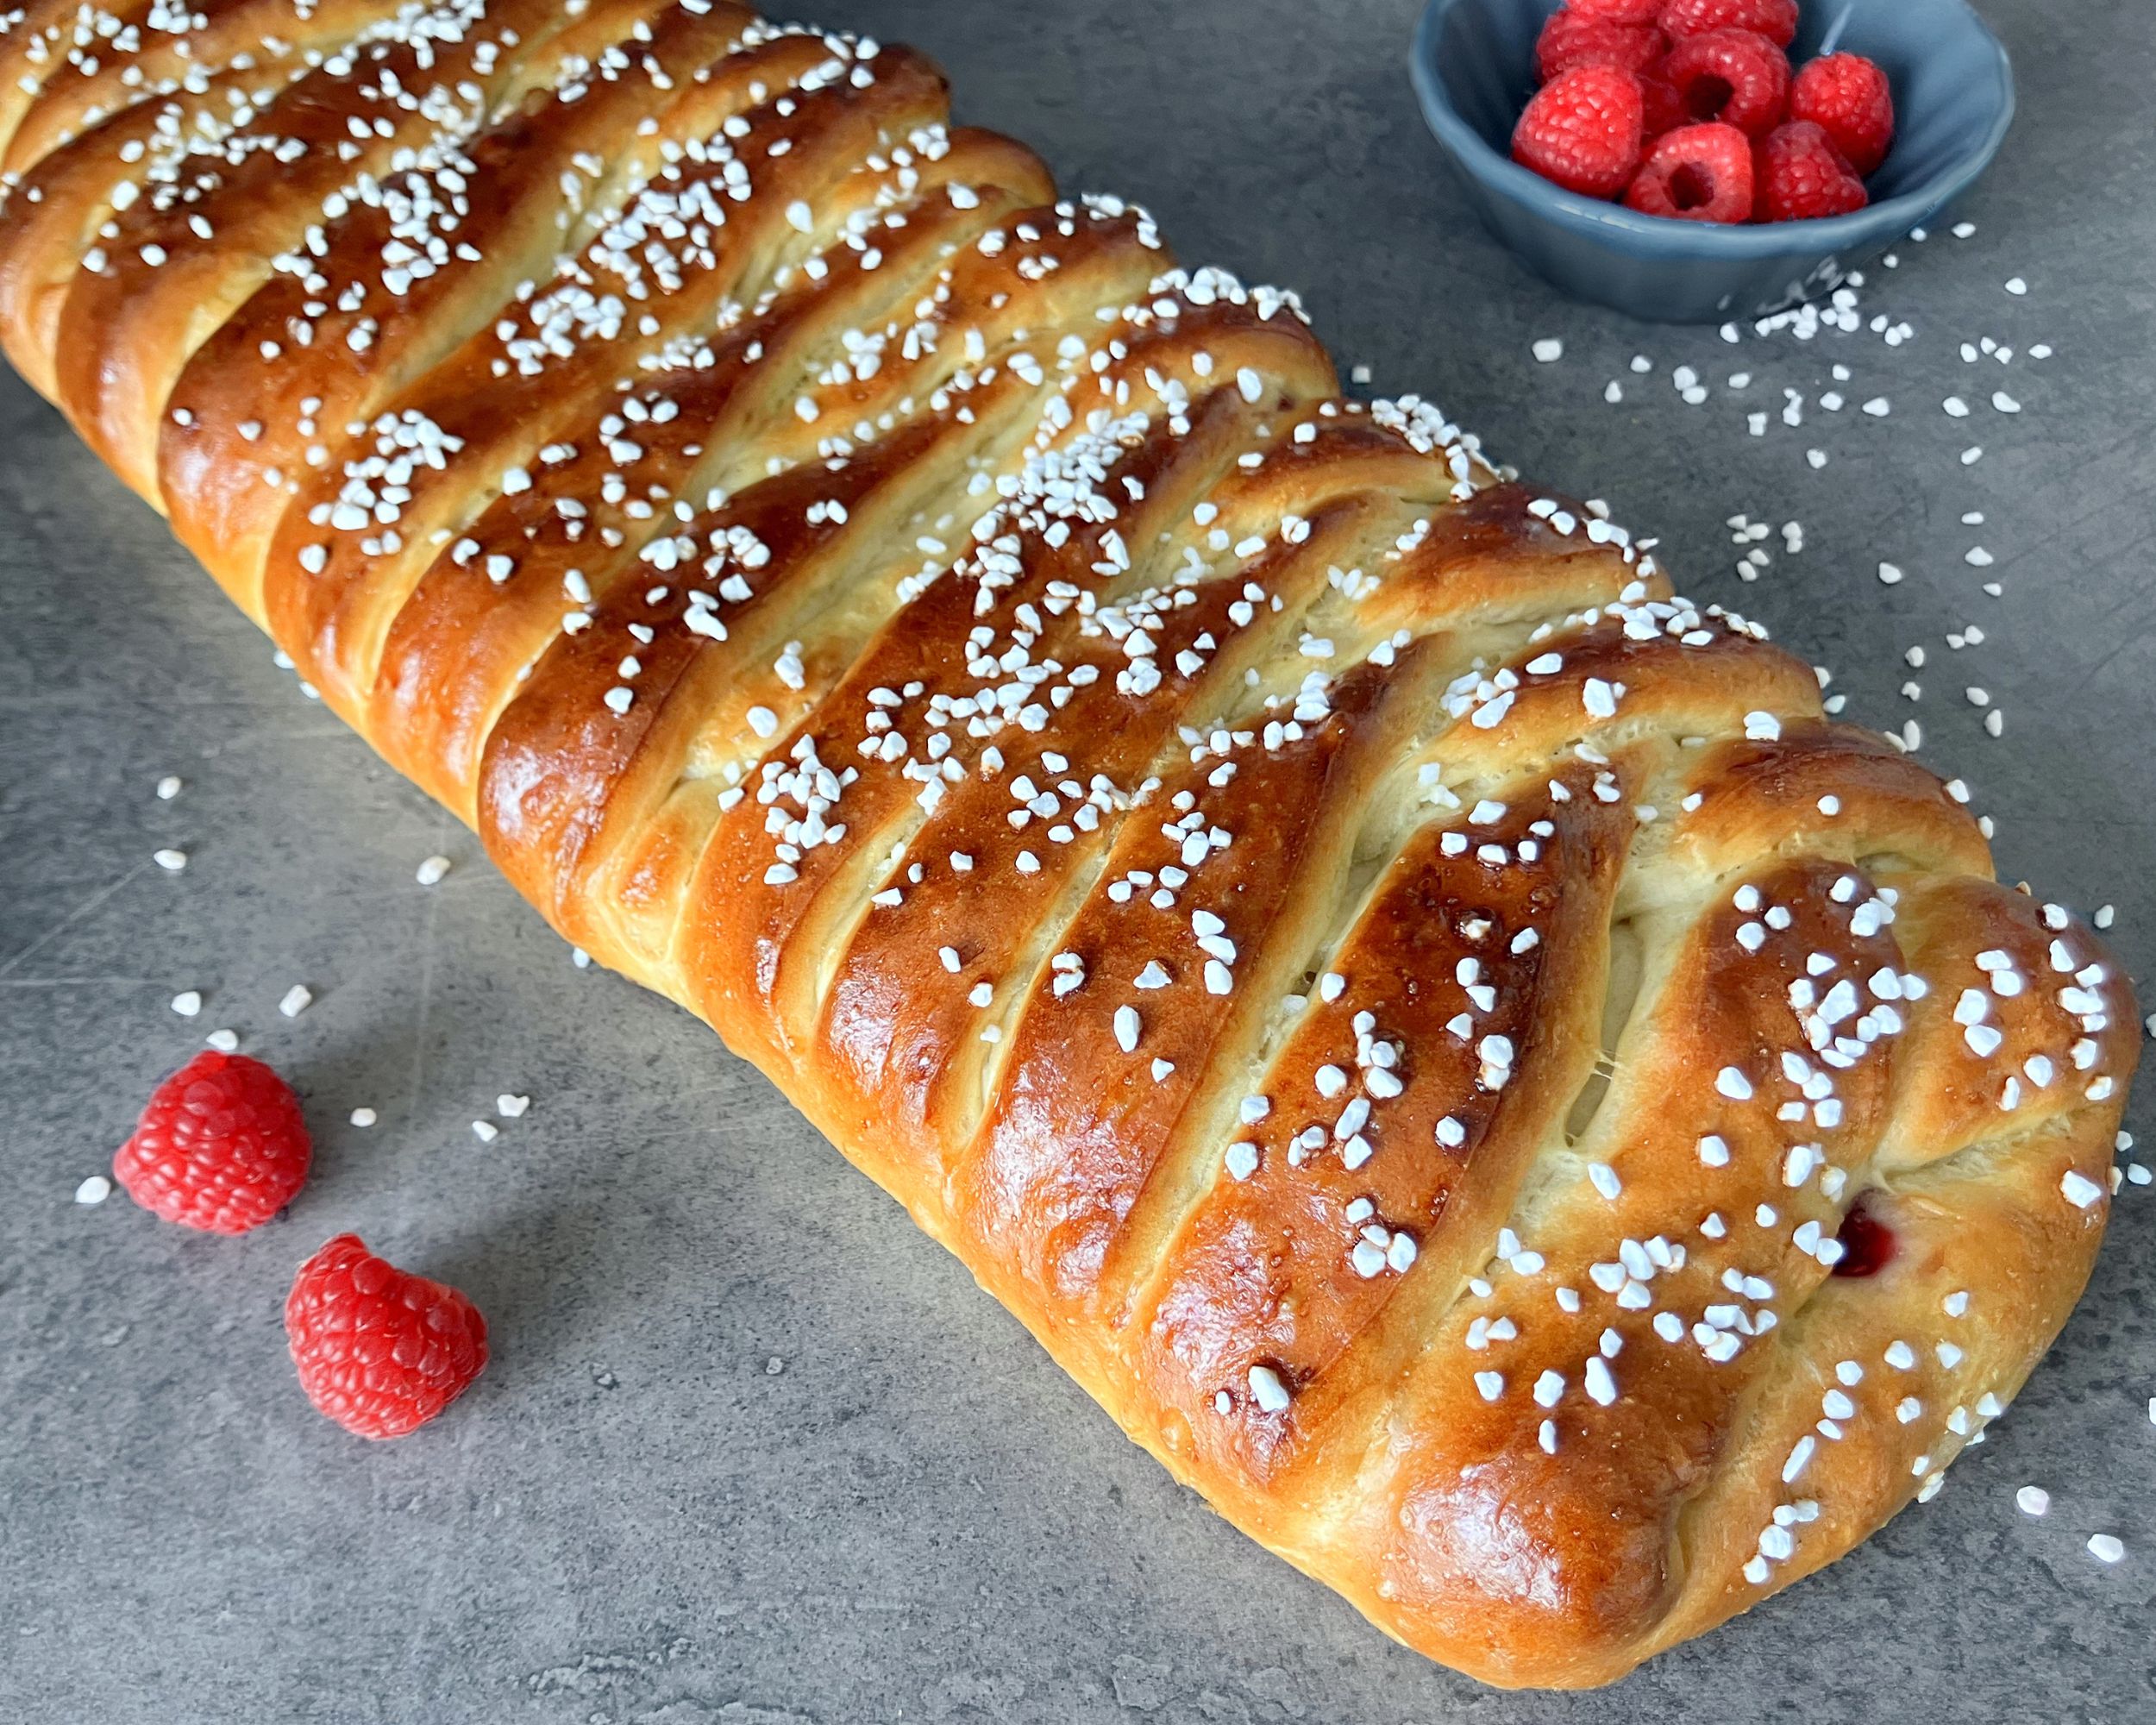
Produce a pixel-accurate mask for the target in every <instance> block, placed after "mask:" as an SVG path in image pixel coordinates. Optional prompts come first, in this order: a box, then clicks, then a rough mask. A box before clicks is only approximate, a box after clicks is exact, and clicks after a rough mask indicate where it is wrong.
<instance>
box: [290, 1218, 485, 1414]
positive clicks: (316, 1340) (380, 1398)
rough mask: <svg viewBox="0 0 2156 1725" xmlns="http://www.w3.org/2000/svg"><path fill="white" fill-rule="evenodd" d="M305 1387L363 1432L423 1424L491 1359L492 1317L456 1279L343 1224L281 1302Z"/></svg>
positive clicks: (319, 1406) (317, 1400)
mask: <svg viewBox="0 0 2156 1725" xmlns="http://www.w3.org/2000/svg"><path fill="white" fill-rule="evenodd" d="M285 1335H286V1337H287V1338H288V1339H290V1340H291V1350H292V1360H293V1363H294V1364H297V1365H298V1367H299V1387H300V1388H301V1389H304V1390H305V1391H306V1392H307V1399H308V1400H309V1401H310V1402H313V1403H314V1404H315V1406H316V1408H317V1409H319V1410H320V1411H321V1412H322V1413H323V1414H325V1415H328V1416H329V1418H330V1419H332V1420H335V1421H336V1422H337V1424H339V1425H340V1426H342V1427H344V1429H345V1430H346V1431H348V1432H352V1433H356V1434H357V1435H358V1436H360V1437H362V1438H401V1437H402V1436H404V1433H407V1432H409V1431H412V1430H415V1429H417V1427H421V1426H423V1425H425V1424H426V1423H427V1421H429V1420H431V1419H433V1418H434V1416H435V1415H437V1414H439V1413H440V1412H441V1411H442V1409H443V1408H446V1407H448V1405H449V1404H450V1403H451V1402H454V1401H455V1400H456V1399H457V1397H458V1396H461V1395H462V1394H463V1393H464V1391H465V1389H466V1388H467V1386H468V1385H469V1384H470V1383H471V1382H472V1380H473V1378H475V1377H478V1376H479V1373H480V1371H483V1370H484V1369H485V1367H486V1319H484V1318H482V1317H481V1316H479V1309H478V1308H476V1307H475V1306H473V1304H472V1302H470V1301H469V1300H467V1299H466V1298H465V1297H464V1295H461V1294H460V1293H458V1292H457V1290H456V1289H454V1288H445V1287H443V1286H442V1283H439V1282H429V1280H428V1279H427V1278H426V1277H423V1276H411V1275H408V1274H406V1273H405V1272H404V1270H399V1269H398V1268H397V1267H396V1266H395V1265H394V1264H388V1263H385V1261H384V1260H382V1259H381V1258H377V1257H375V1256H374V1254H373V1252H371V1251H368V1250H367V1247H366V1246H365V1245H363V1244H362V1243H361V1242H360V1237H359V1236H358V1235H357V1234H339V1235H338V1236H337V1237H336V1238H335V1239H333V1240H331V1241H330V1242H329V1245H325V1246H323V1249H322V1250H321V1251H318V1252H317V1253H316V1254H315V1255H314V1256H313V1257H312V1258H309V1259H308V1260H307V1261H306V1263H304V1264H301V1265H300V1266H299V1274H298V1276H297V1277H294V1278H293V1281H292V1291H291V1295H289V1296H288V1297H287V1298H286V1300H285Z"/></svg>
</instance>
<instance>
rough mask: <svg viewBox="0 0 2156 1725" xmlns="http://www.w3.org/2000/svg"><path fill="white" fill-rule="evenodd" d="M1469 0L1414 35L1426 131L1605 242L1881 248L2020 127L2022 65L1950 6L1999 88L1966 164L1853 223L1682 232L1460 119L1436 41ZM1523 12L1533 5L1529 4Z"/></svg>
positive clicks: (1820, 219) (1742, 254) (1728, 250)
mask: <svg viewBox="0 0 2156 1725" xmlns="http://www.w3.org/2000/svg"><path fill="white" fill-rule="evenodd" d="M1463 3H1465V0H1429V4H1428V5H1427V6H1426V7H1425V8H1424V9H1423V12H1422V17H1421V20H1420V22H1418V23H1417V25H1416V26H1415V34H1414V41H1413V44H1412V46H1411V47H1410V48H1409V50H1408V73H1409V76H1410V77H1411V78H1413V83H1414V87H1415V95H1416V97H1417V99H1418V100H1419V101H1420V103H1421V105H1422V114H1423V119H1424V121H1425V122H1426V123H1427V124H1428V126H1429V128H1430V129H1431V131H1432V132H1433V133H1435V134H1436V135H1437V139H1438V142H1439V143H1440V144H1442V145H1444V146H1445V149H1446V151H1447V152H1448V153H1449V154H1451V156H1452V158H1453V159H1454V160H1456V161H1457V162H1458V163H1459V164H1460V166H1462V168H1463V169H1464V170H1465V171H1466V172H1467V173H1470V174H1472V175H1474V176H1475V177H1476V179H1479V180H1481V181H1482V182H1483V183H1484V184H1485V185H1489V187H1490V188H1491V189H1492V190H1493V191H1500V192H1502V193H1503V194H1504V195H1505V196H1506V197H1507V198H1510V199H1511V200H1512V201H1513V202H1514V203H1515V204H1526V205H1529V206H1531V207H1535V208H1539V210H1542V211H1543V212H1544V213H1545V214H1547V215H1549V216H1553V217H1556V218H1557V219H1560V220H1562V221H1564V223H1566V224H1567V225H1568V226H1570V227H1572V228H1574V229H1578V230H1581V231H1583V232H1587V233H1590V234H1595V235H1602V236H1614V235H1627V236H1630V237H1632V238H1634V239H1639V240H1645V241H1648V242H1652V243H1654V244H1656V245H1657V246H1658V247H1660V248H1664V249H1675V250H1690V251H1694V252H1697V253H1700V254H1712V255H1714V256H1718V257H1724V258H1753V259H1766V258H1772V257H1778V256H1781V255H1783V254H1787V253H1792V252H1805V253H1817V252H1821V251H1824V252H1828V253H1833V252H1838V251H1842V250H1846V249H1847V248H1851V247H1853V246H1857V245H1861V244H1864V243H1865V242H1871V241H1874V240H1876V239H1877V237H1878V235H1881V234H1882V233H1884V232H1888V231H1890V230H1892V229H1897V228H1902V227H1914V226H1915V225H1916V224H1917V223H1920V222H1921V221H1923V220H1925V219H1927V217H1929V216H1932V215H1933V214H1934V213H1935V212H1937V211H1938V210H1940V209H1941V208H1942V207H1944V206H1945V205H1946V204H1948V203H1950V202H1952V200H1953V199H1954V198H1958V197H1959V196H1960V195H1961V193H1962V192H1964V191H1967V190H1968V188H1969V187H1970V185H1971V184H1973V183H1974V181H1975V180H1976V179H1977V176H1978V175H1979V174H1981V173H1983V172H1984V169H1985V168H1987V167H1989V166H1990V164H1991V160H1992V158H1993V157H1994V156H1996V155H1997V154H1998V153H1999V147H2000V145H2002V143H2004V142H2005V141H2006V135H2007V130H2008V129H2009V127H2010V126H2012V124H2013V123H2014V113H2015V91H2014V62H2013V60H2012V58H2011V57H2010V56H2009V54H2008V53H2007V51H2006V45H2005V44H2004V43H2002V41H2000V40H1999V39H1998V37H1997V36H1996V34H1993V32H1992V29H1991V27H1990V25H1989V24H1987V23H1985V22H1984V19H1983V18H1982V17H1981V16H1979V15H1978V14H1977V11H1976V9H1975V8H1973V7H1972V6H1971V5H1970V4H1969V0H1943V3H1945V4H1948V5H1952V6H1954V7H1956V8H1958V9H1959V10H1960V12H1961V13H1962V14H1963V16H1965V18H1966V19H1967V20H1968V22H1969V23H1970V25H1971V27H1972V28H1974V30H1975V32H1976V34H1977V37H1978V38H1979V39H1980V40H1981V41H1983V42H1984V45H1985V46H1986V47H1988V48H1989V49H1990V59H1991V61H1992V64H1993V66H1994V68H1995V70H1996V75H1997V79H1998V90H1999V97H2000V100H1999V104H1998V111H1997V112H1996V114H1995V115H1994V116H1992V121H1991V123H1990V126H1989V127H1988V128H1987V129H1985V132H1984V137H1983V138H1982V140H1981V141H1979V142H1978V143H1977V146H1976V147H1975V148H1973V149H1972V150H1971V151H1970V152H1969V153H1968V154H1966V155H1965V157H1963V158H1961V159H1960V160H1957V161H1956V162H1954V163H1953V164H1952V166H1948V167H1946V168H1944V169H1942V170H1941V171H1940V173H1936V174H1934V175H1933V177H1932V178H1931V179H1928V180H1927V181H1925V182H1924V183H1923V184H1922V185H1919V186H1916V187H1914V188H1912V189H1911V190H1909V191H1903V192H1900V193H1897V194H1896V196H1894V197H1892V198H1885V199H1883V200H1882V201H1881V202H1879V203H1877V204H1866V205H1865V207H1864V208H1863V209H1862V210H1852V211H1851V212H1850V213H1849V214H1848V215H1846V216H1814V217H1810V218H1808V219H1806V220H1803V221H1797V222H1763V223H1740V224H1724V223H1712V222H1680V221H1676V220H1673V219H1671V218H1670V217H1669V216H1644V215H1641V214H1640V213H1639V211H1637V210H1627V209H1626V207H1625V206H1624V205H1623V204H1615V203H1611V202H1608V201H1606V200H1604V199H1602V198H1588V197H1585V196H1583V195H1582V194H1581V193H1579V192H1576V191H1566V190H1565V188H1564V187H1563V186H1561V185H1557V184H1555V183H1554V182H1552V181H1551V180H1546V179H1543V178H1542V176H1541V175H1539V174H1538V173H1531V172H1530V171H1529V170H1527V169H1526V168H1524V167H1522V166H1520V165H1519V164H1518V163H1517V162H1515V161H1514V160H1512V159H1511V158H1510V157H1508V156H1503V155H1500V154H1498V153H1497V152H1496V151H1495V149H1493V148H1492V147H1490V145H1489V141H1487V140H1486V139H1485V138H1484V137H1483V136H1482V134H1481V133H1480V132H1479V131H1477V130H1476V129H1475V128H1474V127H1473V126H1471V125H1470V124H1469V123H1468V122H1467V121H1466V120H1465V119H1464V118H1463V116H1461V114H1460V112H1459V110H1457V108H1455V107H1454V106H1453V105H1452V99H1451V96H1450V95H1448V94H1447V93H1446V91H1445V80H1444V79H1443V78H1441V77H1439V76H1438V41H1437V38H1438V29H1439V28H1440V27H1441V26H1442V25H1443V23H1444V22H1445V19H1446V18H1447V17H1448V16H1450V15H1451V12H1452V11H1453V10H1454V9H1456V8H1457V7H1459V6H1460V5H1462V4H1463ZM1521 3H1525V0H1521Z"/></svg>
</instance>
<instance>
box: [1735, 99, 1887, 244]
mask: <svg viewBox="0 0 2156 1725" xmlns="http://www.w3.org/2000/svg"><path fill="white" fill-rule="evenodd" d="M1752 180H1753V184H1754V185H1755V186H1756V187H1757V190H1758V196H1757V198H1756V199H1755V207H1754V209H1753V211H1752V213H1753V214H1754V215H1755V216H1757V217H1758V219H1759V220H1760V221H1762V222H1802V221H1806V220H1808V219H1809V218H1811V217H1813V216H1846V215H1847V214H1848V213H1849V212H1850V211H1851V210H1861V209H1863V208H1864V207H1865V204H1868V203H1870V202H1871V198H1869V197H1868V196H1867V195H1866V193H1865V189H1864V182H1863V181H1862V180H1861V179H1858V178H1857V176H1856V175H1855V174H1853V173H1851V172H1850V170H1849V164H1848V163H1847V162H1846V161H1844V160H1842V159H1841V152H1840V151H1839V150H1837V149H1836V148H1835V147H1834V141H1833V139H1832V138H1830V137H1828V136H1827V132H1826V129H1825V128H1823V127H1821V126H1817V125H1814V123H1813V122H1811V121H1809V120H1792V121H1790V122H1789V124H1788V125H1786V126H1781V127H1777V129H1775V130H1774V131H1773V132H1771V133H1770V134H1769V135H1768V136H1767V140H1766V141H1765V142H1764V143H1763V144H1761V145H1760V146H1759V153H1758V159H1757V160H1756V161H1755V162H1754V164H1753V167H1752Z"/></svg>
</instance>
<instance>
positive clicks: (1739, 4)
mask: <svg viewBox="0 0 2156 1725" xmlns="http://www.w3.org/2000/svg"><path fill="white" fill-rule="evenodd" d="M1657 22H1659V23H1660V24H1661V26H1662V28H1663V30H1664V33H1666V34H1669V35H1670V36H1697V35H1702V34H1705V33H1706V32H1707V31H1708V30H1756V31H1758V34H1761V35H1763V36H1764V37H1765V38H1766V39H1767V40H1768V41H1771V42H1772V43H1773V44H1774V45H1775V46H1776V47H1781V48H1786V47H1789V44H1790V43H1791V42H1793V41H1796V0H1667V3H1666V4H1665V5H1664V7H1663V8H1662V11H1661V13H1660V15H1659V16H1658V20H1657Z"/></svg>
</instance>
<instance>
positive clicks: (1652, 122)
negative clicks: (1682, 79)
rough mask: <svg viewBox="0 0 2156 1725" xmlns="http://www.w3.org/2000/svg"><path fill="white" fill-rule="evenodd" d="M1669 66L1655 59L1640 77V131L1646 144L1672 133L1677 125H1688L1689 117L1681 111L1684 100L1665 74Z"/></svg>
mask: <svg viewBox="0 0 2156 1725" xmlns="http://www.w3.org/2000/svg"><path fill="white" fill-rule="evenodd" d="M1668 64H1669V62H1668V61H1667V60H1657V61H1656V62H1655V63H1654V65H1652V66H1650V67H1648V69H1647V70H1646V71H1645V72H1641V73H1640V74H1639V99H1640V103H1641V104H1642V108H1643V110H1644V114H1643V117H1642V119H1641V121H1640V127H1639V129H1640V132H1641V135H1643V136H1644V137H1645V139H1646V140H1647V141H1648V142H1649V143H1652V142H1653V141H1654V140H1655V139H1657V138H1658V137H1660V136H1661V135H1663V134H1664V132H1674V131H1675V130H1676V129H1677V128H1678V127H1679V126H1684V125H1689V124H1690V123H1691V116H1690V115H1689V114H1687V113H1686V112H1685V111H1684V98H1683V97H1682V96H1679V95H1678V94H1677V85H1674V84H1672V83H1670V80H1669V78H1667V77H1666V76H1665V75H1664V71H1665V68H1666V67H1667V66H1668Z"/></svg>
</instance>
